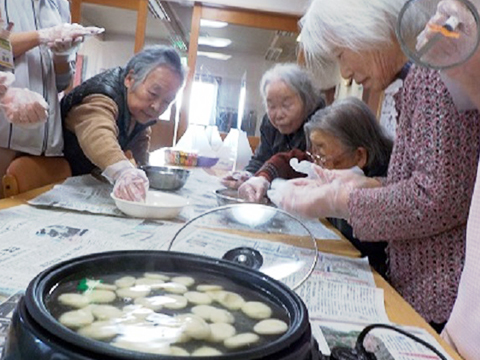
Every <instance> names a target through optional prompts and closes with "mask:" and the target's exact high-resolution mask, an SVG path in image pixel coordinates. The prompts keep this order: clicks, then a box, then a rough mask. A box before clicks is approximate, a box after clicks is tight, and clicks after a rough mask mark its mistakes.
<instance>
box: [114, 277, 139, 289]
mask: <svg viewBox="0 0 480 360" xmlns="http://www.w3.org/2000/svg"><path fill="white" fill-rule="evenodd" d="M135 280H136V279H135V278H134V277H133V276H124V277H122V278H120V279H117V280H115V285H117V286H118V287H119V288H129V287H132V286H133V285H135Z"/></svg>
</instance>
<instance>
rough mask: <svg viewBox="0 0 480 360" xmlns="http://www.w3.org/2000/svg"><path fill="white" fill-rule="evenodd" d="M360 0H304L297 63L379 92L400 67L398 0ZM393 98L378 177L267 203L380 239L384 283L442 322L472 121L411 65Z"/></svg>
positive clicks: (477, 127) (475, 131) (451, 284)
mask: <svg viewBox="0 0 480 360" xmlns="http://www.w3.org/2000/svg"><path fill="white" fill-rule="evenodd" d="M365 1H366V0H365ZM365 1H364V0H336V1H335V2H334V4H332V3H331V2H329V1H326V0H314V1H313V2H312V4H311V6H310V9H309V10H308V12H307V14H306V15H305V17H304V19H303V24H302V25H303V29H302V35H301V38H302V42H304V48H305V51H306V54H307V59H312V58H313V57H314V58H315V60H316V61H318V60H320V61H321V65H322V66H323V69H324V70H328V65H336V66H339V70H340V71H341V74H342V76H343V77H344V78H353V79H354V80H355V81H356V82H357V83H360V84H362V85H363V86H364V88H366V89H371V90H375V91H379V90H384V89H385V88H386V87H387V86H388V85H389V84H390V83H392V82H393V81H394V80H395V79H396V78H397V77H398V74H399V73H401V70H402V69H405V64H406V63H407V59H406V57H405V56H404V55H403V53H402V51H401V48H400V46H399V44H398V42H397V40H396V37H395V35H394V32H393V29H394V28H395V19H396V18H397V15H398V13H399V11H400V9H401V8H402V5H403V4H404V1H403V0H380V1H376V2H370V1H368V6H366V4H365ZM345 18H348V19H349V21H348V22H345V21H344V20H345ZM372 19H373V20H372ZM404 20H405V19H404ZM417 23H418V19H412V26H414V25H415V24H417ZM343 24H344V25H343ZM347 27H348V28H347ZM328 71H329V72H331V68H330V69H329V70H328ZM395 101H396V109H397V112H398V114H399V115H398V118H397V122H398V125H397V139H396V143H395V146H394V149H393V153H392V157H391V161H390V166H389V168H388V176H387V178H386V179H383V180H382V181H378V180H367V179H368V178H367V179H362V178H360V177H359V176H358V177H356V178H354V177H352V176H353V175H352V174H348V173H347V177H343V178H341V177H339V172H341V170H340V171H337V172H335V171H334V173H335V174H334V175H333V176H334V177H335V180H336V181H332V178H330V179H329V180H327V183H326V184H325V183H321V182H319V181H314V180H310V181H307V180H291V181H290V182H289V183H288V186H287V187H285V188H284V190H283V193H282V194H279V198H277V201H276V203H277V204H279V206H281V207H283V208H285V209H287V210H289V211H293V212H296V213H299V214H303V215H307V216H321V217H327V216H333V217H343V218H345V219H347V220H348V221H349V223H350V224H351V225H352V227H353V231H354V235H355V236H356V237H357V238H359V239H361V240H365V241H382V240H383V241H387V242H388V248H387V253H388V257H389V276H390V280H391V283H392V285H393V286H394V287H395V288H396V289H397V290H398V291H399V292H400V294H401V295H402V296H403V297H404V298H405V299H406V300H407V301H408V302H409V303H410V304H411V305H412V306H413V307H414V308H415V309H416V310H417V311H418V312H419V313H420V314H421V315H422V316H423V317H424V318H425V319H426V320H427V321H429V322H430V323H431V324H433V325H435V324H442V323H444V322H445V321H446V320H447V319H448V316H449V314H450V311H451V309H452V306H453V303H454V301H455V296H456V293H457V288H458V282H459V279H460V273H461V271H462V266H463V260H464V247H465V226H466V221H467V215H468V209H469V204H470V198H471V195H472V191H473V185H474V182H475V174H476V167H477V157H478V154H479V145H480V122H479V121H480V117H479V113H478V112H477V111H468V112H463V113H459V112H458V111H457V109H456V107H455V104H454V103H453V100H452V97H451V95H450V93H449V91H448V89H447V88H446V87H445V84H444V83H443V81H442V80H441V77H440V74H439V73H438V72H437V71H433V70H428V69H422V68H417V67H415V66H412V67H411V69H410V70H409V72H408V75H407V76H406V77H405V80H404V84H403V87H402V89H401V90H400V91H399V92H398V93H397V94H396V97H395ZM330 175H332V174H330ZM342 175H345V170H344V173H343V174H342ZM360 187H369V188H364V189H360ZM292 199H293V200H294V201H292Z"/></svg>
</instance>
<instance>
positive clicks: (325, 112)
mask: <svg viewBox="0 0 480 360" xmlns="http://www.w3.org/2000/svg"><path fill="white" fill-rule="evenodd" d="M304 128H305V135H306V137H307V146H308V147H310V146H311V143H310V134H311V133H312V131H315V130H321V131H324V132H326V133H328V134H330V135H332V136H334V137H335V138H337V139H338V140H339V141H340V143H341V144H342V145H343V146H344V147H345V149H346V150H351V151H352V152H353V151H355V150H356V149H358V148H359V147H363V148H365V149H366V150H367V164H366V166H365V167H364V169H363V170H364V171H365V174H366V175H367V176H380V175H384V173H383V172H386V170H387V168H388V163H389V161H390V154H391V152H392V148H393V141H392V140H391V139H390V138H389V137H388V136H387V135H386V134H385V132H384V131H383V130H382V128H381V127H380V125H379V123H378V122H377V119H376V118H375V115H374V114H373V112H372V111H371V110H370V108H369V107H368V105H367V104H365V103H364V102H363V101H361V100H360V99H357V98H355V97H347V98H345V99H342V100H337V101H335V102H334V103H333V104H332V105H330V106H327V107H326V108H324V109H321V110H318V111H317V112H316V113H315V114H314V115H313V116H312V118H311V119H310V121H309V122H308V123H306V124H305V126H304Z"/></svg>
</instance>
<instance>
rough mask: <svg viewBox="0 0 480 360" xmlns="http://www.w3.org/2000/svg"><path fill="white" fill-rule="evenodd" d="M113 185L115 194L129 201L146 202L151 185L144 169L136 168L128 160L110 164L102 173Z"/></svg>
mask: <svg viewBox="0 0 480 360" xmlns="http://www.w3.org/2000/svg"><path fill="white" fill-rule="evenodd" d="M102 175H103V176H105V177H106V178H107V179H108V180H109V181H110V182H111V183H114V184H115V185H114V186H113V195H115V196H116V197H118V198H120V199H124V200H129V201H138V202H145V199H146V197H147V191H148V188H149V186H150V183H149V181H148V178H147V175H146V174H145V172H144V171H143V170H140V169H137V168H135V167H134V166H133V165H132V163H131V162H130V161H128V160H122V161H119V162H117V163H115V164H113V165H110V166H108V167H107V168H106V169H105V171H104V172H103V173H102Z"/></svg>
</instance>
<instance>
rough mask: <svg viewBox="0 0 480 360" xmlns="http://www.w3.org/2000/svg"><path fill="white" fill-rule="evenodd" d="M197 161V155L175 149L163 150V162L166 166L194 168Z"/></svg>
mask: <svg viewBox="0 0 480 360" xmlns="http://www.w3.org/2000/svg"><path fill="white" fill-rule="evenodd" d="M197 161H198V155H197V153H194V152H187V151H181V150H175V149H166V150H165V162H166V163H167V164H170V165H180V166H196V165H197Z"/></svg>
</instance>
